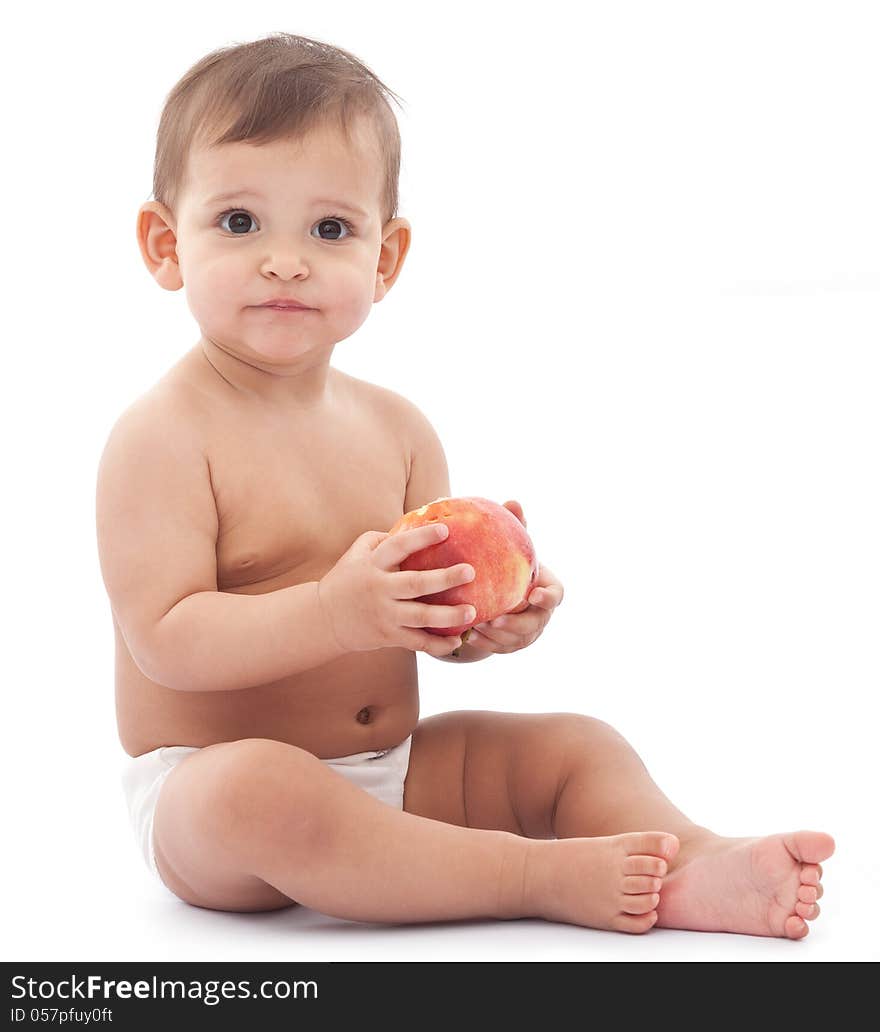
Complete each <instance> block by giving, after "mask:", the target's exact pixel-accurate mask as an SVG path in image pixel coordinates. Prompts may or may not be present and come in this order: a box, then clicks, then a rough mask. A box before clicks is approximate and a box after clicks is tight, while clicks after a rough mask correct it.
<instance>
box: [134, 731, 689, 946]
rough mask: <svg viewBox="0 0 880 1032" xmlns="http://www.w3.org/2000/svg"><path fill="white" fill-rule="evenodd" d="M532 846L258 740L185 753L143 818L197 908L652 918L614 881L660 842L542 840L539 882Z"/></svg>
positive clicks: (607, 921) (384, 915)
mask: <svg viewBox="0 0 880 1032" xmlns="http://www.w3.org/2000/svg"><path fill="white" fill-rule="evenodd" d="M533 845H535V844H534V843H531V842H530V841H529V840H528V839H526V838H523V837H521V836H518V835H514V834H511V833H509V832H505V831H496V830H476V829H468V828H462V827H457V826H453V825H449V824H445V823H443V822H441V821H435V820H430V819H428V818H425V817H420V816H416V815H413V814H410V813H405V812H403V811H400V810H396V809H394V808H393V807H390V806H387V805H385V804H384V803H380V802H378V801H377V800H376V799H374V798H373V797H372V796H370V795H368V794H367V793H366V792H364V791H363V790H362V789H360V788H358V787H357V786H355V785H353V784H351V782H349V781H347V780H346V779H345V778H343V777H342V776H341V775H340V774H338V773H336V772H335V771H333V770H330V769H329V768H328V767H327V765H326V764H324V763H322V762H321V761H320V760H318V759H316V758H315V757H314V756H312V755H311V754H309V753H307V752H304V751H303V750H301V749H297V748H295V747H294V746H291V745H286V744H284V743H282V742H275V741H270V740H267V739H246V740H243V741H240V742H227V743H223V744H220V745H214V746H209V747H207V748H205V749H202V750H200V751H199V752H198V753H194V754H192V755H191V756H189V757H188V758H187V759H186V760H184V761H183V762H182V763H181V764H180V765H179V766H178V767H176V768H175V769H174V770H173V771H172V772H171V774H170V775H169V776H168V778H167V779H166V781H165V783H164V784H163V786H162V791H161V793H160V797H159V802H158V805H157V808H156V815H155V820H154V848H155V853H156V860H157V863H158V866H159V870H160V873H161V874H162V877H163V879H164V880H165V882H166V884H167V885H168V887H169V888H170V889H171V890H172V891H173V892H175V893H176V894H177V895H178V896H179V897H180V898H181V899H184V900H186V901H187V902H189V903H193V904H194V905H196V906H202V907H208V908H212V909H221V910H261V909H270V908H273V907H281V906H285V905H289V904H290V903H292V902H293V901H294V900H296V901H299V902H301V903H303V904H305V905H306V906H309V907H312V908H313V909H316V910H319V911H321V912H323V913H325V914H329V915H331V916H335V917H343V918H347V919H350V920H358V921H394V922H401V921H405V922H409V921H437V920H440V921H445V920H455V919H460V918H471V917H497V918H514V917H525V916H541V915H542V914H544V913H545V912H547V911H548V909H549V907H548V906H545V903H547V900H546V899H545V898H544V897H545V896H546V894H547V893H549V892H550V891H551V889H552V892H553V896H554V898H553V900H552V906H553V908H555V909H554V910H553V916H554V917H556V919H557V920H563V921H570V922H571V923H577V924H599V925H601V926H602V927H620V928H621V930H627V931H643V930H645V929H646V928H647V927H650V924H653V923H654V920H656V913H653V912H652V914H651V920H650V923H648V922H647V921H646V920H643V919H642V917H641V915H642V914H643V912H644V911H647V910H652V908H653V907H655V906H656V895H651V894H650V893H648V892H645V894H644V900H643V901H642V902H638V901H636V897H635V896H632V895H631V896H630V897H629V898H630V899H631V900H632V901H633V902H632V904H631V907H630V909H629V910H628V911H627V910H624V909H623V907H622V906H621V905H620V903H621V900H622V899H623V890H622V888H621V886H620V882H621V881H622V879H623V878H624V876H629V875H632V874H635V873H637V872H636V871H635V869H634V866H633V865H634V864H636V861H635V860H633V856H636V857H638V858H641V859H642V860H644V861H645V862H650V863H652V864H654V865H655V866H659V865H660V864H663V870H665V861H662V860H660V859H659V858H660V857H661V856H662V855H663V850H664V848H666V849H668V851H669V853H671V852H672V851H674V848H675V846H676V843H675V840H674V839H673V838H672V837H671V836H668V835H662V834H655V835H651V834H642V835H633V836H619V837H617V838H615V839H610V840H608V841H607V842H606V841H604V840H602V841H601V842H599V843H598V845H597V842H596V841H587V842H585V843H583V845H581V844H579V843H578V842H576V841H572V842H568V843H553V845H554V846H557V847H558V848H557V857H558V862H557V864H556V866H557V867H558V868H559V870H558V872H557V874H558V878H556V879H555V880H552V879H551V880H548V879H547V873H548V868H547V865H546V864H543V865H541V878H539V879H537V880H535V879H533V878H532V877H531V875H530V867H529V863H528V858H529V851H530V849H531V848H532V846H533ZM551 866H552V865H551ZM636 866H637V864H636ZM649 873H650V872H649ZM590 878H592V882H593V887H594V889H596V893H595V896H596V900H597V901H600V902H594V903H593V904H591V903H590V901H589V899H587V900H584V899H582V898H581V897H582V896H584V895H585V893H584V885H583V882H584V881H585V880H587V881H589V879H590ZM615 887H616V889H617V895H616V896H613V897H612V891H611V890H612V889H614V888H615ZM562 897H564V898H565V901H567V902H564V905H562V904H560V902H559V900H560V898H562ZM561 906H562V907H563V909H564V912H561V910H560V907H561ZM634 915H639V916H634ZM642 925H644V927H642Z"/></svg>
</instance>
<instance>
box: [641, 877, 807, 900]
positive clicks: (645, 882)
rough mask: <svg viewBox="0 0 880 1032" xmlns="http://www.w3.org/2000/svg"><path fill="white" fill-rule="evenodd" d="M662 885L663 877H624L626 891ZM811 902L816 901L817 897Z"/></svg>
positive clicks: (645, 890) (650, 889) (651, 890)
mask: <svg viewBox="0 0 880 1032" xmlns="http://www.w3.org/2000/svg"><path fill="white" fill-rule="evenodd" d="M662 887H663V880H662V879H661V878H650V877H648V876H647V875H644V874H631V875H629V877H627V878H624V879H623V891H624V892H633V893H635V892H659V891H660V889H661V888H662ZM809 902H810V903H814V902H815V897H814V898H813V899H811V900H809Z"/></svg>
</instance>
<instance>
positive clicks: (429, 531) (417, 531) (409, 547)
mask: <svg viewBox="0 0 880 1032" xmlns="http://www.w3.org/2000/svg"><path fill="white" fill-rule="evenodd" d="M447 537H449V528H448V527H447V526H446V524H445V523H426V524H425V525H424V526H423V527H414V528H413V529H412V530H402V531H401V532H400V533H399V534H391V535H389V536H388V537H387V538H385V540H384V541H383V542H382V543H381V544H380V545H379V546H378V548H377V549H376V552H375V561H376V563H377V565H378V566H379V567H380V568H381V569H383V570H394V569H396V568H397V567H398V566H400V564H401V563H402V562H403V560H404V559H406V557H407V556H409V555H412V554H413V553H414V552H420V551H421V550H422V549H423V548H429V547H430V546H431V545H436V544H438V543H439V542H441V541H444V540H445V539H446V538H447Z"/></svg>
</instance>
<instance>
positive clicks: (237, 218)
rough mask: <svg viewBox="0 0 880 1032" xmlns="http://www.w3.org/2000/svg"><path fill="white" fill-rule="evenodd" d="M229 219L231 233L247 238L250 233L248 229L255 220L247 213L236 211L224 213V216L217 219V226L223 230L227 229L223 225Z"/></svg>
mask: <svg viewBox="0 0 880 1032" xmlns="http://www.w3.org/2000/svg"><path fill="white" fill-rule="evenodd" d="M227 219H229V232H230V233H234V234H235V235H236V236H246V235H247V233H248V227H249V226H252V225H253V224H254V220H253V219H252V218H251V216H250V215H248V213H247V212H246V211H241V210H239V209H236V210H235V211H224V212H223V214H222V215H221V216H220V218H219V219H217V225H218V226H220V228H221V229H226V228H227V227H226V226H224V225H223V223H224V222H225V221H226V220H227Z"/></svg>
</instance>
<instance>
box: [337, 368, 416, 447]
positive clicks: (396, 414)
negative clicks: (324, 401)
mask: <svg viewBox="0 0 880 1032" xmlns="http://www.w3.org/2000/svg"><path fill="white" fill-rule="evenodd" d="M334 373H335V375H336V384H337V390H338V391H339V393H340V396H341V397H343V398H345V399H346V401H348V402H349V403H354V404H360V405H363V406H364V408H365V409H366V410H367V411H368V412H369V414H370V415H371V416H372V417H373V418H375V419H378V420H380V421H381V422H382V423H383V424H385V425H386V426H387V427H388V428H389V429H390V430H392V431H393V432H394V433H395V434H396V436H397V437H398V439H399V440H402V441H405V442H406V444H407V446H408V447H410V448H418V447H419V445H420V443H421V442H424V441H425V439H426V438H430V437H432V436H436V435H435V432H434V428H433V427H432V426H431V424H430V422H429V421H428V419H427V417H426V416H425V415H424V413H423V412H422V411H421V409H420V408H419V407H418V406H417V405H416V404H415V403H414V402H412V401H410V400H409V398H405V397H404V396H403V395H402V394H398V393H397V392H396V391H392V390H390V389H389V388H388V387H380V386H379V385H378V384H375V383H369V382H368V381H367V380H359V379H357V377H354V376H349V375H348V374H347V373H342V372H340V371H339V370H334Z"/></svg>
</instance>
